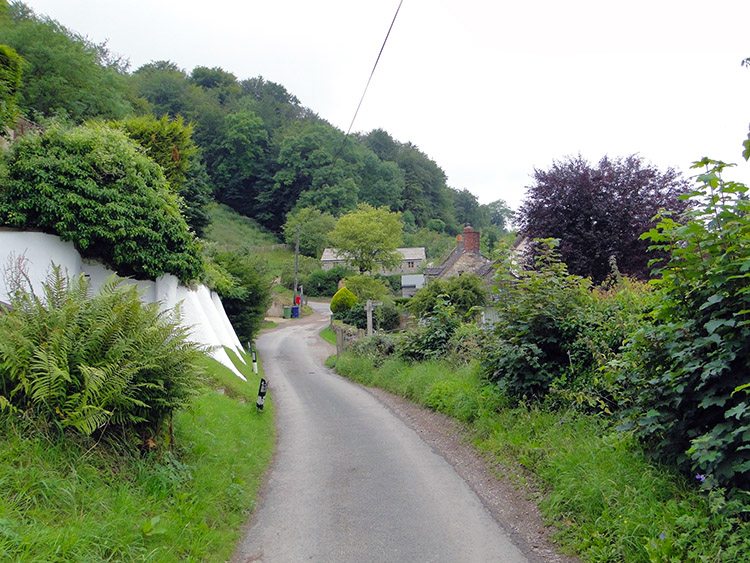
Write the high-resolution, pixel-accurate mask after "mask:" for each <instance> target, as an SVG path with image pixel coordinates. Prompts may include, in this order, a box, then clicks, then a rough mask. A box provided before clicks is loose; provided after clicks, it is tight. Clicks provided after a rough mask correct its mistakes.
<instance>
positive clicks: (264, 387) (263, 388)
mask: <svg viewBox="0 0 750 563" xmlns="http://www.w3.org/2000/svg"><path fill="white" fill-rule="evenodd" d="M267 391H268V383H267V382H266V380H265V379H263V378H262V377H261V378H260V387H259V388H258V400H257V401H255V406H256V407H258V410H259V411H262V410H263V405H265V404H266V392H267Z"/></svg>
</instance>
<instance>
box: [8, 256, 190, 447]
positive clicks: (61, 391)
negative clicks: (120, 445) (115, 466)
mask: <svg viewBox="0 0 750 563" xmlns="http://www.w3.org/2000/svg"><path fill="white" fill-rule="evenodd" d="M23 279H24V278H23V277H22V276H20V275H19V276H17V278H16V280H15V284H14V285H15V287H14V290H13V292H12V294H11V295H10V308H9V310H8V311H6V312H5V313H4V314H2V315H0V409H2V410H4V411H9V412H10V413H12V414H18V415H22V416H26V417H28V416H31V417H33V418H35V419H38V420H39V421H41V422H42V423H43V424H44V425H45V426H46V427H47V428H49V429H59V430H66V429H75V430H77V431H78V432H81V433H83V434H85V435H90V434H93V433H95V432H98V433H100V434H102V435H106V436H111V437H114V438H118V439H120V438H125V439H126V440H127V441H129V440H130V439H131V438H134V437H135V436H137V437H138V438H139V439H140V442H141V443H143V441H144V440H145V439H147V438H150V437H153V436H154V435H155V434H156V433H157V432H158V431H159V429H160V427H161V424H162V423H163V422H164V421H165V419H166V418H167V417H168V416H169V415H170V414H171V413H172V411H173V410H174V409H177V408H180V407H183V406H185V405H186V404H187V403H188V400H189V399H190V398H191V396H192V395H193V393H194V391H195V390H196V388H197V386H198V383H199V376H198V374H199V368H198V363H199V360H200V358H201V356H202V352H201V349H200V348H199V347H198V346H197V345H195V344H193V343H191V342H190V341H189V340H188V332H187V330H186V329H185V328H182V327H181V326H180V324H179V318H178V317H177V316H175V315H174V314H172V313H165V312H160V311H159V305H158V304H143V303H142V302H141V300H140V297H139V294H138V290H137V288H136V286H134V285H127V286H125V285H121V283H120V281H119V280H112V281H109V282H107V283H106V284H104V285H103V286H102V287H101V292H100V293H99V294H98V295H95V296H93V297H91V296H89V286H88V282H87V281H86V280H85V278H84V277H83V276H79V277H77V278H73V279H71V280H68V279H67V278H65V277H63V275H62V274H61V273H60V271H59V269H56V270H55V271H54V273H53V274H52V275H51V276H50V277H49V278H48V279H47V281H46V283H45V284H44V285H43V288H42V292H41V296H37V295H35V294H34V293H32V292H31V290H30V288H29V287H27V286H26V285H25V284H24V282H23Z"/></svg>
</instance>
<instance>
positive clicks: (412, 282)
mask: <svg viewBox="0 0 750 563" xmlns="http://www.w3.org/2000/svg"><path fill="white" fill-rule="evenodd" d="M423 287H424V274H403V275H402V276H401V297H414V294H415V293H416V292H417V290H418V289H422V288H423Z"/></svg>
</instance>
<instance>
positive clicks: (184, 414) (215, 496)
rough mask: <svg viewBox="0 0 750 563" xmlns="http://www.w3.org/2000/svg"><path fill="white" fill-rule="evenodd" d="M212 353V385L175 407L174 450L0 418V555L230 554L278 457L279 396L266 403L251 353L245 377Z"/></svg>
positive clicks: (179, 557)
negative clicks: (48, 432)
mask: <svg viewBox="0 0 750 563" xmlns="http://www.w3.org/2000/svg"><path fill="white" fill-rule="evenodd" d="M205 361H206V365H207V367H208V369H209V373H210V376H211V378H210V381H211V384H210V385H209V386H207V387H206V388H205V389H204V390H203V392H202V393H201V395H200V396H199V397H197V398H196V400H195V401H194V403H193V406H192V408H191V409H190V410H185V411H181V412H179V413H177V414H176V415H175V417H174V433H175V447H174V450H173V451H172V452H169V451H163V452H159V453H151V454H148V455H145V456H142V457H137V456H133V455H128V454H123V453H122V452H118V451H114V450H113V449H111V448H109V447H107V446H106V445H104V444H97V443H96V442H93V441H90V440H84V439H79V438H76V439H64V440H60V439H51V438H49V437H47V436H45V435H42V434H39V433H35V432H34V428H33V427H30V426H29V425H22V424H21V423H18V422H12V421H11V420H9V419H5V420H2V421H0V560H2V561H48V562H58V561H59V562H68V561H79V562H89V561H91V562H94V561H97V562H99V561H139V562H140V561H154V562H171V561H208V562H210V561H217V562H219V561H226V560H228V559H229V557H230V556H231V554H232V552H233V550H234V547H235V545H236V543H237V541H238V540H239V538H240V536H241V533H242V525H243V524H244V523H245V521H246V520H247V518H248V516H249V514H250V513H251V512H252V510H253V508H254V506H255V501H256V497H257V491H258V489H259V487H260V485H261V480H262V476H263V474H264V472H265V470H266V468H267V466H268V463H269V461H270V459H271V455H272V451H273V443H274V430H273V404H272V402H271V401H270V400H267V401H266V406H265V411H264V412H262V413H259V412H257V410H256V408H255V394H256V393H257V388H258V379H259V378H258V376H254V375H253V373H252V363H250V360H249V359H248V358H246V361H247V362H248V363H247V365H245V364H243V363H242V362H239V364H241V366H242V367H241V369H242V371H243V373H244V374H245V376H246V377H247V378H248V382H244V381H242V380H241V379H240V378H238V377H237V376H235V375H234V374H233V373H232V372H231V371H230V370H228V369H227V368H225V367H224V366H222V365H221V364H219V363H217V362H215V361H213V360H211V359H208V358H207V359H206V360H205ZM217 391H220V392H217Z"/></svg>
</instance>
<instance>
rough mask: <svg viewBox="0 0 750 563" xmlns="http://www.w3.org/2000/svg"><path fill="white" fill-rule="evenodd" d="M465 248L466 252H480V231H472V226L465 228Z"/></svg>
mask: <svg viewBox="0 0 750 563" xmlns="http://www.w3.org/2000/svg"><path fill="white" fill-rule="evenodd" d="M464 248H465V249H466V252H479V231H475V230H474V229H472V227H471V225H466V226H465V227H464Z"/></svg>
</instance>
